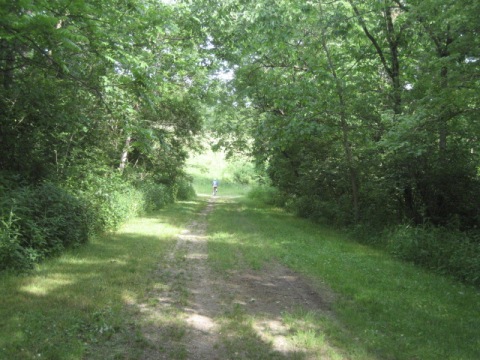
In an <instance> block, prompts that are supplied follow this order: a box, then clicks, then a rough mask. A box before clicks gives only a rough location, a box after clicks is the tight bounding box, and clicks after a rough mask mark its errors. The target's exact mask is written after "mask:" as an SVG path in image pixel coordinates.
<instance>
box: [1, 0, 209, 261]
mask: <svg viewBox="0 0 480 360" xmlns="http://www.w3.org/2000/svg"><path fill="white" fill-rule="evenodd" d="M0 19H1V23H0V153H1V154H2V156H1V157H0V197H1V199H2V201H1V203H0V220H1V223H0V258H1V259H0V270H1V269H5V268H15V267H19V266H20V267H25V266H30V264H31V263H32V261H34V260H35V259H38V258H42V257H44V256H47V255H49V254H51V253H55V252H57V251H60V250H61V249H62V248H64V247H67V246H74V245H77V244H80V243H82V242H84V241H86V239H87V238H88V237H89V236H91V234H93V233H95V232H99V231H105V230H110V229H115V228H117V227H118V225H119V224H121V223H122V222H123V221H124V220H125V219H126V218H127V217H129V216H132V215H133V214H135V213H138V212H139V211H143V210H154V209H156V208H158V207H161V206H163V205H164V204H165V203H168V202H171V201H173V200H174V199H175V198H176V196H177V194H178V195H179V196H191V189H192V188H191V185H189V183H188V179H187V178H186V177H185V175H184V173H183V170H182V166H183V163H184V161H185V159H186V157H187V149H188V148H191V147H194V146H195V143H194V141H193V139H194V135H195V134H196V133H198V132H199V130H200V128H201V121H200V115H199V112H198V106H197V103H198V101H199V98H200V96H201V94H202V92H203V87H204V83H205V81H206V79H207V77H206V74H207V64H206V63H205V65H204V66H202V62H205V61H207V60H208V59H207V58H206V57H205V56H206V55H205V54H202V51H203V47H201V46H199V45H201V44H203V43H204V42H205V39H203V38H202V36H200V35H201V33H200V31H199V26H198V24H197V23H196V22H194V21H192V20H191V17H190V16H189V10H188V8H187V7H184V6H180V5H178V6H173V5H166V4H163V3H162V2H159V1H154V0H133V1H122V0H108V1H99V0H88V1H84V0H73V1H71V0H68V1H67V0H56V1H47V0H41V1H34V2H31V1H1V6H0Z"/></svg>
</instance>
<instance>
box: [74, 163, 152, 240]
mask: <svg viewBox="0 0 480 360" xmlns="http://www.w3.org/2000/svg"><path fill="white" fill-rule="evenodd" d="M69 188H70V189H71V191H73V192H74V193H75V195H76V196H77V197H78V198H81V199H84V201H85V202H86V203H87V206H88V208H89V209H90V214H91V215H92V216H90V217H89V218H88V223H89V228H90V229H91V230H92V231H93V232H95V233H101V232H104V231H113V230H116V229H118V227H119V226H120V225H121V224H123V223H124V222H125V221H126V220H127V219H129V218H132V217H133V216H136V215H138V214H139V213H140V212H141V211H142V210H143V208H144V207H145V204H144V201H145V199H144V195H143V193H142V191H140V190H138V189H136V188H135V187H134V186H133V185H132V184H131V183H130V182H128V181H126V180H124V179H123V178H122V176H121V175H120V174H118V173H116V172H113V171H112V172H108V171H105V172H99V173H93V172H92V173H86V174H84V175H83V179H82V181H81V182H78V181H71V183H70V185H69Z"/></svg>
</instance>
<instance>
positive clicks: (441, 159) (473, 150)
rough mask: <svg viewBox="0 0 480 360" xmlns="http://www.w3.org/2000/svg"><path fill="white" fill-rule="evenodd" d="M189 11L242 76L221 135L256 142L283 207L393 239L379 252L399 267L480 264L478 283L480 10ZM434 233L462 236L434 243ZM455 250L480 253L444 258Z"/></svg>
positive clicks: (233, 5)
mask: <svg viewBox="0 0 480 360" xmlns="http://www.w3.org/2000/svg"><path fill="white" fill-rule="evenodd" d="M192 3H194V4H196V5H197V9H196V10H197V12H198V14H201V15H202V16H209V18H210V20H211V28H212V29H213V30H212V33H211V36H212V43H213V44H214V46H215V51H216V53H217V55H218V56H219V57H222V58H223V59H224V61H225V62H226V63H229V64H230V67H231V68H233V69H235V77H234V80H233V81H232V82H231V84H230V89H229V93H228V94H229V97H228V98H224V103H228V102H230V103H231V104H232V106H231V108H230V109H234V110H233V111H232V110H229V111H223V112H221V113H220V114H219V115H218V119H217V122H216V127H217V129H218V131H219V133H221V134H222V133H230V134H231V132H232V131H236V132H237V133H238V134H239V137H238V139H244V138H245V135H246V134H248V135H249V136H251V137H252V138H253V139H254V145H253V146H252V148H251V151H252V153H253V155H254V156H255V157H256V159H257V162H258V163H259V165H260V167H261V168H265V169H266V172H267V174H268V175H269V178H270V180H271V183H272V184H273V185H274V186H275V187H276V188H277V189H279V190H280V192H281V193H283V195H282V197H283V200H284V201H283V203H285V204H286V205H287V206H289V207H291V208H292V209H293V210H295V211H296V212H297V213H299V214H300V215H303V216H307V217H311V218H313V219H315V220H319V221H324V222H327V223H330V224H335V225H339V226H345V225H346V226H355V229H357V230H359V231H360V230H361V231H363V232H365V231H369V232H370V235H371V234H372V233H373V231H372V230H379V229H383V228H385V227H393V228H394V229H397V230H393V235H392V234H391V233H389V234H390V235H388V236H387V235H385V236H383V238H382V240H381V242H383V245H384V246H387V243H389V242H391V243H395V245H392V244H391V245H390V246H391V247H392V248H393V250H392V251H393V252H394V253H396V254H398V256H400V257H402V258H406V259H409V260H413V261H415V262H417V263H422V264H425V265H426V266H428V267H436V268H439V269H443V270H445V269H452V268H454V267H456V266H459V264H461V263H462V262H465V263H468V262H471V263H472V264H477V265H475V266H474V267H471V268H469V269H470V270H468V271H469V272H470V275H468V276H470V277H471V278H470V280H471V281H473V282H477V283H478V281H479V278H478V261H479V257H478V255H473V254H478V253H479V250H478V249H479V246H480V244H479V242H478V236H477V235H476V234H478V229H479V226H480V207H479V200H480V155H479V154H480V148H479V144H480V142H479V136H480V121H479V118H480V116H479V115H480V107H479V105H480V103H479V99H480V98H479V97H478V94H479V93H480V81H479V80H480V79H479V66H480V53H479V52H480V43H479V39H480V37H479V35H480V26H479V22H478V19H477V15H476V14H478V13H479V12H480V4H479V2H478V1H473V0H460V1H450V0H427V1H425V0H422V1H416V0H385V1H357V0H334V1H328V2H324V1H303V0H302V1H300V0H280V1H278V0H275V1H273V0H261V1H255V2H245V1H237V0H229V1H214V0H205V1H203V2H198V1H195V2H192ZM206 5H208V8H209V9H215V10H214V11H211V12H210V13H207V11H206V10H205V9H206V7H207V6H206ZM199 16H200V15H199ZM241 107H242V108H243V110H241V112H240V111H237V110H238V109H239V108H241ZM245 109H246V110H245ZM222 119H226V121H222ZM224 145H226V146H234V145H236V144H235V141H229V140H228V139H227V141H225V142H224ZM240 145H241V147H243V149H244V145H245V143H244V142H241V144H240ZM396 226H399V227H398V228H396ZM425 226H433V228H430V227H428V229H434V228H439V229H444V231H447V232H448V231H452V233H451V234H453V235H452V236H445V237H440V236H438V235H439V234H441V233H442V231H443V230H440V231H438V232H437V231H433V230H432V231H431V234H432V235H431V236H430V235H429V236H430V237H431V238H429V239H426V237H425V236H424V234H425V233H424V232H422V231H420V230H418V229H419V228H418V227H420V228H424V227H425ZM366 229H367V230H366ZM426 231H427V232H430V230H426ZM457 232H459V233H457ZM392 236H393V237H392ZM389 239H392V240H389ZM426 242H429V243H432V242H435V246H433V245H432V246H430V245H427V244H426ZM414 244H416V246H413V245H414ZM456 248H459V249H473V248H475V249H476V250H475V251H470V250H469V251H467V250H465V251H463V250H461V251H460V250H459V251H457V252H455V254H456V255H452V256H453V257H455V259H453V260H452V258H451V257H450V258H449V259H446V258H445V256H444V255H442V254H447V253H450V254H453V253H452V252H451V250H452V249H456ZM408 252H412V253H413V254H414V255H412V256H410V255H407V253H408ZM460 253H461V255H459V254H460ZM437 254H438V262H437V264H435V265H432V264H431V263H432V261H433V262H434V261H435V260H432V259H433V258H436V256H437ZM469 256H471V257H470V258H469ZM429 257H432V259H429ZM427 260H428V261H427ZM452 262H453V263H455V264H452ZM445 272H448V271H445ZM475 273H476V274H475ZM468 276H467V275H465V274H463V275H461V277H463V278H465V277H468ZM473 277H476V279H475V280H473Z"/></svg>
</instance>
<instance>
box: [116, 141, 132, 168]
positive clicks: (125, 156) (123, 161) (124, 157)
mask: <svg viewBox="0 0 480 360" xmlns="http://www.w3.org/2000/svg"><path fill="white" fill-rule="evenodd" d="M131 141H132V137H131V136H127V139H126V140H125V147H124V150H123V152H122V156H121V157H120V165H119V167H118V168H119V169H120V171H122V172H123V170H124V169H125V167H126V166H127V162H128V151H129V150H130V143H131Z"/></svg>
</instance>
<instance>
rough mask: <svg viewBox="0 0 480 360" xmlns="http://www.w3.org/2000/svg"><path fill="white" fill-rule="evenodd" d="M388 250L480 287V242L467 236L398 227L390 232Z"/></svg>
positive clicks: (446, 229)
mask: <svg viewBox="0 0 480 360" xmlns="http://www.w3.org/2000/svg"><path fill="white" fill-rule="evenodd" d="M387 250H388V251H390V252H391V253H392V254H393V255H394V256H396V257H398V258H400V259H403V260H407V261H412V262H413V263H415V264H416V265H420V266H422V267H425V268H427V269H431V270H434V271H436V272H438V273H441V274H446V275H451V276H454V277H456V278H458V279H460V280H462V281H464V282H466V283H469V284H473V285H476V286H478V285H480V243H479V242H476V241H474V239H473V236H469V235H468V234H467V233H464V232H461V231H458V230H451V229H448V228H439V227H433V226H423V227H411V226H398V227H396V228H394V229H393V230H390V231H389V233H388V240H387Z"/></svg>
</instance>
